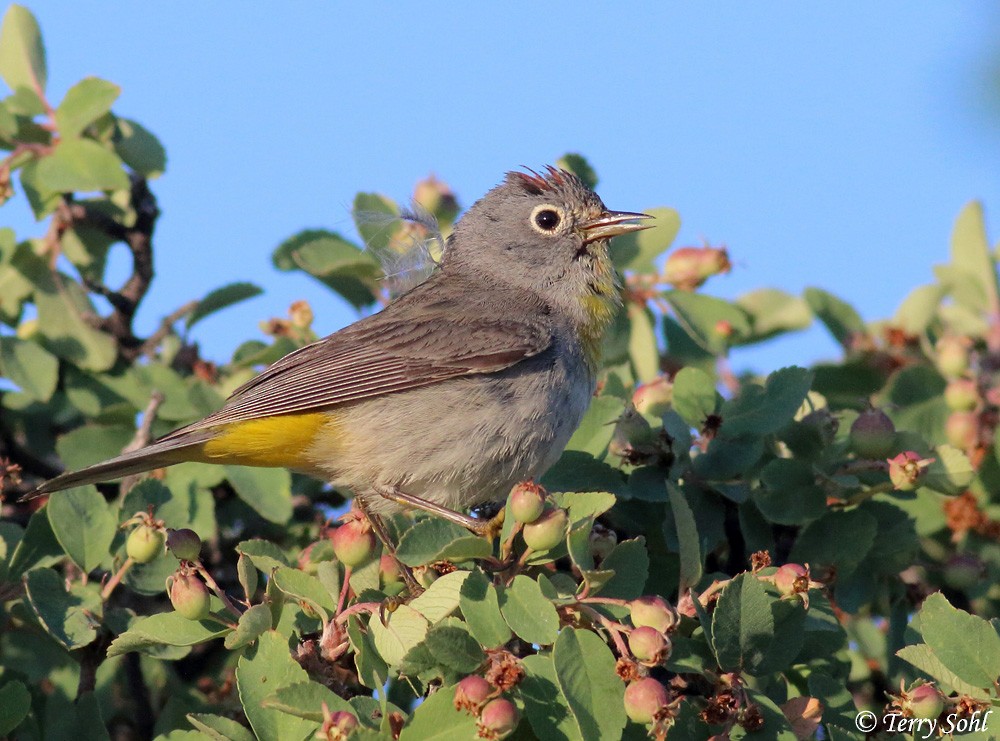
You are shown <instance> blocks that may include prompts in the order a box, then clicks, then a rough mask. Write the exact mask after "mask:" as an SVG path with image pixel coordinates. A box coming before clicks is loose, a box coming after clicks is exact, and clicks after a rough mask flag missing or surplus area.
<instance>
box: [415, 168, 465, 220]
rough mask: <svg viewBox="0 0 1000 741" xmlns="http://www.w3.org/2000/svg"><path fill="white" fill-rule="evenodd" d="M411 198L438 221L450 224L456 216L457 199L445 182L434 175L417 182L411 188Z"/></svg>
mask: <svg viewBox="0 0 1000 741" xmlns="http://www.w3.org/2000/svg"><path fill="white" fill-rule="evenodd" d="M413 200H414V201H415V202H416V203H417V204H418V205H419V206H420V207H421V208H423V209H425V210H426V211H427V212H428V213H431V214H433V215H434V216H435V217H436V218H437V219H438V221H442V222H444V223H446V224H450V223H452V222H453V221H454V220H455V217H456V216H458V200H457V199H456V198H455V194H454V193H453V192H452V190H451V188H449V187H448V185H447V183H445V182H443V181H441V180H438V179H437V178H436V177H435V176H434V175H430V176H428V177H427V178H426V179H424V180H421V181H420V182H419V183H417V186H416V187H415V188H414V189H413Z"/></svg>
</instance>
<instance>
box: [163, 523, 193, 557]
mask: <svg viewBox="0 0 1000 741" xmlns="http://www.w3.org/2000/svg"><path fill="white" fill-rule="evenodd" d="M167 548H169V549H170V552H171V553H173V554H174V555H175V556H177V558H179V559H180V560H181V561H197V560H198V556H199V555H200V554H201V538H199V537H198V533H196V532H195V531H194V530H190V529H188V528H186V527H185V528H181V529H180V530H171V531H169V532H168V533H167Z"/></svg>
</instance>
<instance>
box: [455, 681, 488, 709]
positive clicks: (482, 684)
mask: <svg viewBox="0 0 1000 741" xmlns="http://www.w3.org/2000/svg"><path fill="white" fill-rule="evenodd" d="M492 691H493V688H492V687H490V683H489V682H487V681H486V680H485V679H483V678H482V677H480V676H479V675H478V674H470V675H469V676H468V677H466V678H465V679H463V680H462V681H461V682H459V683H458V684H456V685H455V710H465V711H467V712H468V713H470V714H472V715H475V714H476V713H478V712H479V708H480V706H481V705H482V704H483V703H484V702H486V698H487V697H489V696H490V693H491V692H492Z"/></svg>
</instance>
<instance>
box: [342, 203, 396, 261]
mask: <svg viewBox="0 0 1000 741" xmlns="http://www.w3.org/2000/svg"><path fill="white" fill-rule="evenodd" d="M351 215H352V216H353V217H354V226H355V228H357V230H358V234H360V235H361V239H362V241H364V243H365V247H366V248H367V250H368V251H369V253H372V254H376V255H377V254H381V253H382V251H383V250H386V249H388V248H389V242H390V241H391V240H392V235H393V234H394V233H395V231H396V229H397V228H398V227H399V223H400V222H399V208H398V207H397V206H396V204H395V203H394V202H393V201H392V200H391V199H389V198H386V197H385V196H382V195H379V194H378V193H358V194H357V195H356V196H354V206H353V208H352V209H351Z"/></svg>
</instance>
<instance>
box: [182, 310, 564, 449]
mask: <svg viewBox="0 0 1000 741" xmlns="http://www.w3.org/2000/svg"><path fill="white" fill-rule="evenodd" d="M389 308H390V309H393V308H394V307H393V306H390V307H389ZM449 309H451V310H449ZM453 309H454V307H447V306H441V305H438V306H435V307H433V309H432V310H430V311H427V310H426V309H425V310H424V311H420V312H416V318H410V317H407V318H405V319H404V318H402V317H400V316H399V315H400V314H401V313H403V312H398V311H390V310H386V311H383V312H382V313H380V314H376V315H374V316H371V317H368V318H366V319H363V320H361V321H360V322H357V323H355V324H353V325H351V326H349V327H346V328H345V329H342V330H341V331H339V332H336V333H334V334H332V335H330V336H329V337H326V338H324V339H322V340H319V341H317V342H314V343H312V344H311V345H307V346H306V347H303V348H300V349H299V350H296V351H295V352H292V353H289V354H288V355H286V356H285V357H283V358H281V359H280V360H278V361H277V362H275V363H274V364H273V365H271V366H270V367H269V368H267V369H266V370H264V371H263V372H262V373H261V374H260V375H258V376H256V377H255V378H253V379H252V380H250V381H249V382H247V383H245V384H244V385H243V386H241V387H240V388H238V389H237V390H236V391H235V392H233V394H232V396H230V397H229V399H228V400H227V401H226V404H225V405H224V406H223V407H222V408H221V409H220V410H219V411H217V412H215V413H214V414H212V415H210V416H208V417H206V418H205V419H203V420H201V421H200V422H195V423H194V424H192V425H189V426H188V427H185V428H182V429H180V430H176V431H175V432H172V433H170V434H169V435H168V436H167V437H166V438H163V439H164V440H166V439H170V438H172V437H174V436H179V435H182V434H186V433H189V432H192V431H194V430H199V429H206V428H211V427H216V426H219V425H224V424H229V423H233V422H242V421H246V420H250V419H259V418H261V417H269V416H273V415H278V414H292V413H302V412H308V411H315V410H317V409H322V408H329V407H331V406H335V405H338V404H346V403H349V402H352V401H358V400H360V399H365V398H370V397H373V396H382V395H384V394H389V393H395V392H399V391H405V390H408V389H413V388H418V387H421V386H427V385H429V384H432V383H437V382H439V381H443V380H447V379H449V378H455V377H459V376H466V375H473V374H480V373H492V372H495V371H498V370H502V369H504V368H508V367H510V366H512V365H514V364H516V363H518V362H520V361H521V360H524V359H525V358H528V357H531V356H533V355H537V354H538V353H540V352H542V351H543V350H545V349H546V348H547V347H548V346H549V344H550V342H551V336H550V333H549V331H548V330H547V329H546V328H545V327H543V326H541V325H540V324H535V323H529V322H525V321H518V320H512V319H505V318H501V317H496V316H491V317H487V316H468V315H463V314H462V312H461V311H455V310H453Z"/></svg>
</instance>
